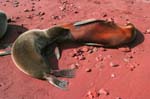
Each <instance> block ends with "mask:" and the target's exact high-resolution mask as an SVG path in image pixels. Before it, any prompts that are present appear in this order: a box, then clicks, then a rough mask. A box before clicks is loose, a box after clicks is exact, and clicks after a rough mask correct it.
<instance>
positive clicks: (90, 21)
mask: <svg viewBox="0 0 150 99" xmlns="http://www.w3.org/2000/svg"><path fill="white" fill-rule="evenodd" d="M97 21H99V20H98V19H88V20H83V21H78V22H75V23H74V24H73V25H74V26H81V25H85V24H89V23H93V22H97Z"/></svg>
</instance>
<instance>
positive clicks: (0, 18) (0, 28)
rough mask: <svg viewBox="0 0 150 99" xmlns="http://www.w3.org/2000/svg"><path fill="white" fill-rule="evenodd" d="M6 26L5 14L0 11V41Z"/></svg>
mask: <svg viewBox="0 0 150 99" xmlns="http://www.w3.org/2000/svg"><path fill="white" fill-rule="evenodd" d="M7 26H8V24H7V16H6V14H5V12H3V11H0V39H1V38H2V37H3V36H4V35H5V33H6V30H7Z"/></svg>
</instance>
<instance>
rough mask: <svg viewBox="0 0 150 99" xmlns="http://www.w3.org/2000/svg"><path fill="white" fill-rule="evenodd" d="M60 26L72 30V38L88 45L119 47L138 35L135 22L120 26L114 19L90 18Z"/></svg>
mask: <svg viewBox="0 0 150 99" xmlns="http://www.w3.org/2000/svg"><path fill="white" fill-rule="evenodd" d="M59 26H60V27H63V28H65V29H69V30H70V33H71V35H72V36H70V37H71V38H70V40H72V41H75V42H80V43H84V44H86V45H95V46H102V47H117V46H120V45H123V44H127V43H130V42H132V41H133V40H134V39H135V37H136V29H135V27H134V25H133V24H127V25H125V26H119V25H117V24H116V23H114V22H112V21H105V20H98V19H88V20H84V21H79V22H72V23H67V24H62V25H59Z"/></svg>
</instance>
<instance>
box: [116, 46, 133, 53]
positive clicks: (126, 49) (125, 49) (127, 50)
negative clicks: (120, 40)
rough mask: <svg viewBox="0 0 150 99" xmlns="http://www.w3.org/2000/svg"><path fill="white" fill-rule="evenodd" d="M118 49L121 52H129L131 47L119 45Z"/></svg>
mask: <svg viewBox="0 0 150 99" xmlns="http://www.w3.org/2000/svg"><path fill="white" fill-rule="evenodd" d="M118 50H120V51H122V52H131V49H130V48H129V47H121V48H119V49H118Z"/></svg>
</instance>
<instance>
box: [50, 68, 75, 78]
mask: <svg viewBox="0 0 150 99" xmlns="http://www.w3.org/2000/svg"><path fill="white" fill-rule="evenodd" d="M51 73H52V75H54V76H56V77H66V78H73V77H75V69H63V70H53V71H52V72H51Z"/></svg>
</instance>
